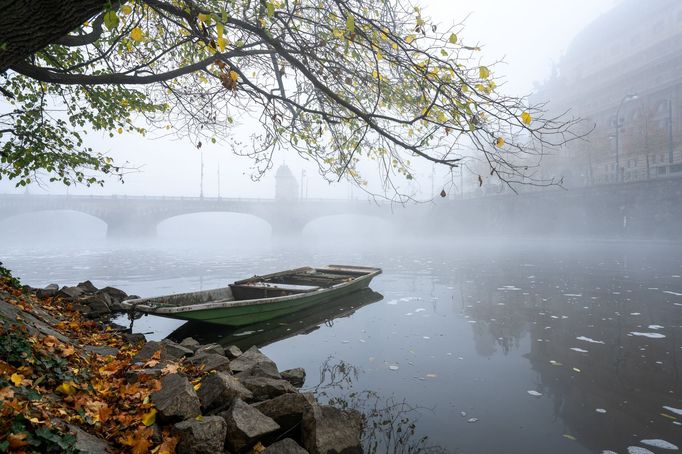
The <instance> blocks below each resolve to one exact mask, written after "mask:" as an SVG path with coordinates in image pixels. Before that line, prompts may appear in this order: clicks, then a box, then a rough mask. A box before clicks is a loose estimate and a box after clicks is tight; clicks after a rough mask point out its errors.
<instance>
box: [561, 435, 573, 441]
mask: <svg viewBox="0 0 682 454" xmlns="http://www.w3.org/2000/svg"><path fill="white" fill-rule="evenodd" d="M563 437H564V438H568V439H569V440H573V441H575V437H574V436H573V435H569V434H564V435H563Z"/></svg>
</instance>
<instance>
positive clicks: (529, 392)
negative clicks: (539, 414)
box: [527, 390, 542, 397]
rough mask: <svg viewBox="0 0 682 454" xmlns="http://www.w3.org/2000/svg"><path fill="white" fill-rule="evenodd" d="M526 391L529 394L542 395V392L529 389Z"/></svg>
mask: <svg viewBox="0 0 682 454" xmlns="http://www.w3.org/2000/svg"><path fill="white" fill-rule="evenodd" d="M527 392H528V394H530V395H531V396H533V397H540V396H542V393H540V392H537V391H533V390H530V391H527Z"/></svg>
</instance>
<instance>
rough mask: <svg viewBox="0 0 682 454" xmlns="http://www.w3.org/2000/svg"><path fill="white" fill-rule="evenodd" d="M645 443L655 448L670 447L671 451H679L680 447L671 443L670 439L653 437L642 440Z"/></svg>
mask: <svg viewBox="0 0 682 454" xmlns="http://www.w3.org/2000/svg"><path fill="white" fill-rule="evenodd" d="M640 443H642V444H643V445H647V446H653V447H654V448H660V449H669V450H671V451H679V449H680V448H678V447H677V445H674V444H672V443H670V442H669V441H665V440H661V439H660V438H656V439H651V440H642V441H640Z"/></svg>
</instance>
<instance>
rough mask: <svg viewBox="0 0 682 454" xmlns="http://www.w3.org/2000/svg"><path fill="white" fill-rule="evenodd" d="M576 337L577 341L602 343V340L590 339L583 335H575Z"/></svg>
mask: <svg viewBox="0 0 682 454" xmlns="http://www.w3.org/2000/svg"><path fill="white" fill-rule="evenodd" d="M576 339H577V340H579V341H583V342H590V343H592V344H603V343H604V342H603V341H598V340H594V339H590V338H589V337H585V336H580V337H576Z"/></svg>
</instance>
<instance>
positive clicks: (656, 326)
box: [648, 325, 664, 329]
mask: <svg viewBox="0 0 682 454" xmlns="http://www.w3.org/2000/svg"><path fill="white" fill-rule="evenodd" d="M648 328H649V329H663V328H664V327H663V326H661V325H649V326H648Z"/></svg>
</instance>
